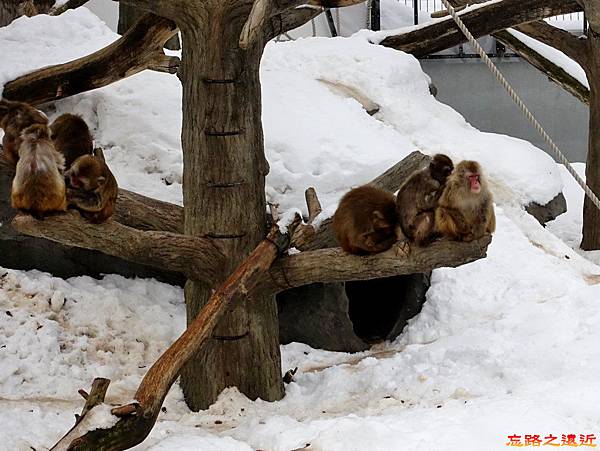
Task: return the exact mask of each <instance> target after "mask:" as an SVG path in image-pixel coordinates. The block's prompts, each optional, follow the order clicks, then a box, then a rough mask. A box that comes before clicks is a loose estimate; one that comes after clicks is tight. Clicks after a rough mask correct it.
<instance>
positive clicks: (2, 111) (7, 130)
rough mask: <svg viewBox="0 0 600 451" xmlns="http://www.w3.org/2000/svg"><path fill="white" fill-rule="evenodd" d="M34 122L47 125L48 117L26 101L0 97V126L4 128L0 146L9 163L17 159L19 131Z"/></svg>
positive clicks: (14, 162)
mask: <svg viewBox="0 0 600 451" xmlns="http://www.w3.org/2000/svg"><path fill="white" fill-rule="evenodd" d="M34 124H41V125H44V126H47V125H48V118H47V117H46V115H45V114H44V113H42V112H41V111H38V110H36V109H35V108H33V107H32V106H30V105H28V104H26V103H23V102H12V101H10V100H5V99H0V128H2V129H3V130H4V137H3V138H2V146H3V147H4V156H5V158H6V159H7V160H8V161H9V162H10V163H12V164H16V163H17V160H18V159H19V147H20V146H21V132H22V131H23V130H24V129H25V128H27V127H29V126H30V125H34Z"/></svg>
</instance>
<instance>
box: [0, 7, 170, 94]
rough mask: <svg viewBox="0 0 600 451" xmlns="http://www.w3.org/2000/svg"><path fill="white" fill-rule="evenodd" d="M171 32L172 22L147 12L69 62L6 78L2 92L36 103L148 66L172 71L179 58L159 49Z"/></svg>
mask: <svg viewBox="0 0 600 451" xmlns="http://www.w3.org/2000/svg"><path fill="white" fill-rule="evenodd" d="M175 33H177V27H176V26H175V24H174V22H172V21H170V20H168V19H165V18H164V17H160V16H156V15H154V14H147V15H145V16H144V17H142V18H141V19H140V20H139V21H138V22H137V23H136V25H135V26H133V27H132V28H131V29H130V30H129V31H128V32H127V33H126V34H125V35H124V36H123V37H122V38H120V39H118V40H116V41H115V42H113V43H112V44H110V45H109V46H107V47H105V48H103V49H101V50H98V51H97V52H94V53H92V54H91V55H88V56H84V57H82V58H79V59H76V60H74V61H71V62H69V63H65V64H58V65H56V66H49V67H45V68H42V69H39V70H37V71H34V72H31V73H29V74H27V75H23V76H22V77H19V78H17V79H15V80H13V81H11V82H8V83H7V84H6V85H5V86H4V92H3V94H2V95H3V96H4V97H5V98H7V99H10V100H19V101H22V102H27V103H30V104H33V105H37V104H41V103H44V102H49V101H54V100H59V99H63V98H65V97H69V96H72V95H75V94H79V93H82V92H85V91H90V90H92V89H96V88H101V87H102V86H106V85H108V84H111V83H114V82H115V81H118V80H121V79H123V78H126V77H129V76H131V75H134V74H136V73H138V72H141V71H143V70H145V69H149V68H152V67H161V68H163V69H165V70H168V71H170V72H171V73H175V72H176V71H177V67H178V63H179V59H178V58H177V57H166V56H165V54H164V52H163V45H164V43H165V41H167V39H169V38H170V37H171V36H173V35H174V34H175Z"/></svg>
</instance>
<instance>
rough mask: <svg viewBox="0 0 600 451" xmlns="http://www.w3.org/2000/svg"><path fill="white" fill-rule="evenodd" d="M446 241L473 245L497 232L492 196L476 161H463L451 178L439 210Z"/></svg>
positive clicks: (440, 228) (439, 226) (438, 224)
mask: <svg viewBox="0 0 600 451" xmlns="http://www.w3.org/2000/svg"><path fill="white" fill-rule="evenodd" d="M435 229H436V231H437V232H438V233H439V234H441V235H442V236H443V237H446V238H450V239H454V240H459V241H473V240H476V239H478V238H481V237H482V236H483V235H485V234H486V233H493V232H494V230H496V216H495V215H494V205H493V199H492V193H491V192H490V190H489V189H488V185H487V180H486V179H485V177H484V176H483V174H482V172H481V167H480V166H479V163H477V162H476V161H461V162H460V163H459V164H458V165H457V166H456V169H455V170H454V172H453V173H452V174H451V175H450V177H448V181H447V182H446V187H445V188H444V191H443V192H442V195H441V197H440V199H439V201H438V206H437V208H436V210H435Z"/></svg>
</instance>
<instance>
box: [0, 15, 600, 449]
mask: <svg viewBox="0 0 600 451" xmlns="http://www.w3.org/2000/svg"><path fill="white" fill-rule="evenodd" d="M115 38H116V35H114V34H113V33H112V32H110V31H109V30H108V29H107V28H106V27H105V26H104V25H103V24H102V23H101V22H100V21H99V20H98V19H96V18H95V17H94V16H93V15H92V14H91V13H89V12H88V11H86V10H85V8H80V9H78V10H76V11H70V12H67V13H65V14H63V15H62V16H60V17H56V18H50V17H45V16H37V17H34V18H31V19H26V18H23V19H18V20H17V21H15V22H14V23H13V24H11V25H10V26H8V27H5V28H0V53H1V54H2V55H3V65H2V68H1V69H0V84H4V83H5V82H7V81H8V80H11V79H13V78H14V77H16V76H18V75H20V74H23V73H26V72H28V71H30V70H32V69H34V68H36V67H41V66H43V65H47V64H54V63H58V62H64V61H67V60H70V59H72V58H75V57H77V56H81V55H83V54H85V53H88V52H90V51H93V50H94V49H98V48H100V47H102V46H104V45H105V44H106V43H108V42H111V41H112V40H114V39H115ZM261 77H262V83H263V103H264V111H263V121H264V128H265V143H266V151H267V157H268V159H269V162H270V165H271V172H270V174H269V176H268V179H267V195H268V198H269V201H271V202H273V203H277V204H279V211H280V212H281V213H282V215H286V214H290V213H289V212H292V211H294V209H295V208H301V209H302V210H303V212H304V213H306V212H305V206H304V199H303V193H304V189H305V188H306V187H308V186H311V185H312V186H315V187H316V189H317V192H318V194H319V197H320V200H321V202H322V204H323V207H324V211H325V212H326V213H331V212H332V211H333V209H334V208H335V205H336V202H337V200H338V199H339V197H340V196H341V195H342V194H343V193H344V191H346V190H347V189H348V188H349V187H350V186H355V185H358V184H361V183H363V182H365V181H368V180H369V179H371V178H373V177H374V176H376V175H378V174H379V173H380V172H382V171H383V170H385V169H386V168H388V167H389V166H391V165H393V164H395V163H396V162H397V161H398V160H399V159H401V158H403V157H404V156H406V155H408V154H409V153H410V152H411V151H413V150H415V149H417V148H418V149H420V150H422V151H423V152H425V153H428V154H433V153H436V152H444V153H447V154H449V155H450V156H451V157H453V158H455V159H457V160H458V159H461V158H469V159H476V160H478V161H480V162H481V163H482V164H483V166H484V168H485V169H486V170H487V173H488V175H489V178H490V180H491V184H492V188H493V191H494V195H495V199H496V202H497V207H496V214H497V222H498V224H497V227H498V228H497V232H496V233H495V235H494V239H493V242H492V244H491V245H490V247H489V249H488V257H487V258H485V259H482V260H479V261H476V262H473V263H471V264H468V265H464V266H461V267H459V268H455V269H450V268H447V269H438V270H436V271H434V272H433V276H432V286H431V288H430V289H429V291H428V293H427V302H426V304H425V305H424V307H423V311H422V313H421V314H420V315H418V316H417V317H415V318H414V319H412V320H411V321H410V322H409V324H408V326H407V327H406V329H405V331H404V333H403V334H402V335H401V336H400V337H399V338H398V339H397V340H395V341H394V342H392V343H383V344H379V345H377V346H374V347H373V348H372V349H370V350H369V351H366V352H363V353H357V354H345V353H336V352H327V351H322V350H318V349H312V348H310V347H309V346H307V345H304V344H299V343H292V344H289V345H286V346H282V348H281V349H282V369H283V371H284V372H285V371H287V370H288V369H290V368H295V367H298V372H297V373H296V375H295V377H294V379H295V381H294V382H292V383H290V384H289V385H287V386H286V396H285V398H284V399H283V400H281V401H279V402H275V403H267V402H264V401H261V400H257V401H250V400H249V399H247V398H246V397H245V396H243V395H242V394H240V393H239V392H238V391H237V390H236V389H235V388H229V389H227V390H225V391H224V392H223V393H222V394H221V395H220V397H219V399H218V400H217V402H216V403H215V404H213V405H212V406H211V407H210V408H209V409H207V410H205V411H202V412H198V413H193V412H190V411H189V410H188V409H187V407H186V406H185V404H184V402H183V396H182V393H181V390H180V389H179V387H178V386H177V385H175V386H174V387H173V389H172V390H171V392H170V394H169V396H168V397H167V400H166V403H165V410H164V411H163V412H161V414H160V415H159V418H158V423H157V425H156V427H155V429H154V430H153V431H152V433H151V434H150V436H149V437H148V439H147V440H146V441H145V442H144V443H143V444H141V445H139V446H138V447H137V448H136V449H137V450H154V451H157V450H177V451H186V450H198V449H202V450H219V451H220V450H225V451H228V450H232V451H233V450H236V451H237V450H240V451H247V450H252V449H264V450H269V451H278V450H282V451H289V450H291V449H298V448H303V447H307V445H308V444H310V446H309V447H308V448H307V449H311V450H327V451H331V450H344V451H348V450H365V449H369V450H386V451H387V450H400V449H402V450H409V451H411V450H428V451H429V450H461V451H470V450H481V449H485V450H494V449H505V448H506V447H505V443H506V442H507V441H508V438H507V437H508V435H512V434H519V435H525V434H541V435H542V436H544V435H548V434H554V435H557V436H558V437H560V436H561V434H568V433H574V434H577V435H578V434H592V433H595V432H596V431H597V429H598V427H599V425H600V416H599V414H598V412H597V406H598V403H599V402H600V395H599V394H598V393H600V382H598V378H597V376H596V375H597V374H598V372H599V371H600V350H599V348H598V342H599V340H600V329H599V328H598V327H597V325H598V324H599V323H600V304H599V303H598V297H599V296H600V286H599V284H598V283H597V281H598V280H599V278H600V267H598V266H596V264H594V261H596V260H595V258H594V257H595V255H594V254H590V253H578V252H575V251H574V250H573V248H574V247H576V245H577V243H578V240H579V239H580V235H578V234H579V233H580V232H579V230H580V222H578V221H580V219H579V218H580V216H581V208H582V207H581V205H582V197H581V193H580V191H578V189H576V187H575V186H574V185H573V183H572V182H571V181H570V179H569V178H567V177H564V179H563V178H561V177H563V176H565V173H564V168H562V167H560V166H557V165H556V164H555V163H554V162H553V161H552V159H551V158H550V157H549V156H547V155H546V154H545V153H544V152H542V151H541V150H540V149H537V148H535V147H534V146H532V145H531V144H529V143H527V142H525V141H522V140H518V139H515V138H512V137H508V136H501V135H495V134H490V133H482V132H480V131H478V130H476V129H475V128H473V127H472V126H470V125H469V124H468V123H467V122H466V121H465V119H464V118H463V117H462V116H460V115H459V114H458V113H456V112H455V111H454V110H452V109H451V108H449V107H448V106H445V105H443V104H441V103H439V102H437V101H436V100H435V99H434V98H433V97H432V96H431V95H430V94H429V91H428V83H429V79H428V77H427V76H426V75H424V74H423V72H422V71H421V69H420V67H419V63H418V61H417V60H416V59H414V58H412V57H411V56H409V55H405V54H402V53H400V52H396V51H394V50H391V49H386V48H383V47H380V46H376V45H373V44H370V43H369V42H368V40H367V36H366V35H363V34H361V35H358V36H355V37H352V38H348V39H345V38H339V39H323V38H317V39H304V40H298V41H295V42H290V43H280V44H275V43H271V44H269V46H268V47H267V49H266V52H265V57H264V60H263V64H262V69H261ZM321 79H324V80H327V81H329V82H333V83H343V84H345V85H347V86H350V87H352V88H353V89H355V90H358V91H359V92H361V93H363V94H364V95H365V96H367V97H368V98H370V99H371V100H372V101H374V102H375V103H377V104H378V105H380V111H379V113H377V114H376V115H375V116H373V117H371V116H369V115H368V114H366V112H364V111H363V110H362V108H361V106H360V105H359V104H358V102H356V101H355V100H353V99H351V98H345V97H343V96H340V95H338V94H335V93H333V92H332V91H331V90H330V89H328V88H327V87H326V86H325V85H324V84H323V83H321V82H320V81H319V80H321ZM474 95H476V93H474ZM180 102H181V90H180V86H179V83H178V81H177V79H176V78H175V77H172V76H168V75H165V74H155V73H150V72H144V73H141V74H138V75H136V76H135V77H131V78H129V79H127V80H124V81H121V82H119V83H117V84H114V85H112V86H108V87H106V88H102V89H99V90H96V91H94V92H91V93H86V94H82V95H79V96H76V97H74V98H72V99H67V100H64V101H62V102H59V104H58V106H57V110H56V111H54V110H48V111H47V112H48V114H49V115H50V116H52V117H53V116H54V115H56V114H58V113H60V112H66V111H75V112H77V113H80V114H82V115H83V116H84V117H85V118H86V120H88V121H89V122H90V124H92V125H93V128H94V134H95V138H96V141H97V144H98V145H102V146H104V147H105V148H106V149H107V151H106V154H107V157H108V159H109V164H111V165H112V167H113V169H114V171H115V173H116V175H117V178H118V180H119V183H120V184H121V186H123V187H126V188H130V189H135V190H137V191H139V192H142V193H144V194H147V195H151V196H155V197H159V198H161V199H164V200H170V201H172V202H180V201H181V175H180V174H181V145H180V138H179V133H180V124H181V113H180V111H181V107H180ZM577 169H578V170H579V171H583V168H582V167H581V166H578V167H577ZM563 183H564V194H565V196H566V198H567V202H568V205H569V209H570V211H569V213H568V214H567V215H564V216H563V217H561V218H559V219H557V220H556V221H554V222H553V223H551V224H549V226H548V227H547V228H543V227H541V226H540V225H539V224H538V223H537V222H536V221H535V220H534V219H533V218H532V217H531V216H530V215H528V214H527V213H525V211H524V209H523V207H522V206H523V205H524V204H526V203H528V202H530V201H537V202H540V203H545V202H547V201H548V200H550V199H552V198H553V197H554V196H555V195H556V194H557V193H558V192H559V191H560V190H561V188H562V187H563ZM0 274H4V275H2V276H1V277H0V303H1V305H2V309H1V310H0V423H1V424H2V425H3V427H2V428H0V449H2V450H4V449H6V450H17V451H22V450H29V449H31V447H33V448H35V449H47V447H49V446H51V445H52V444H53V443H55V442H56V441H57V439H58V438H59V437H60V436H61V435H62V434H63V433H64V432H66V431H67V430H68V429H69V428H70V427H71V426H72V424H73V413H74V412H77V411H79V410H80V409H81V406H82V404H83V401H82V399H81V398H80V397H79V396H78V395H77V390H78V389H79V388H84V389H89V387H90V386H91V382H92V380H93V378H94V377H107V378H109V379H111V380H112V383H111V386H110V388H109V391H108V395H107V403H108V404H111V403H122V402H126V400H129V399H132V398H133V396H134V393H135V390H136V388H137V385H138V384H139V382H140V380H141V378H142V377H143V375H144V374H145V372H146V371H147V369H148V367H149V366H150V365H151V364H152V363H153V362H154V361H155V360H156V358H157V357H158V356H159V355H160V353H161V352H162V351H164V350H165V349H166V347H167V346H168V345H169V344H170V343H172V342H173V341H174V340H175V339H176V337H177V336H178V335H179V334H180V333H181V332H182V331H183V330H184V327H185V306H184V304H183V291H182V290H181V289H180V288H177V287H172V286H169V285H165V284H162V283H159V282H156V281H153V280H141V279H125V278H123V277H119V276H115V275H106V276H104V277H103V278H102V279H101V280H94V279H91V278H89V277H78V278H72V279H68V280H63V279H59V278H55V277H52V276H50V275H48V274H44V273H40V272H37V271H29V272H23V271H15V270H10V269H6V270H2V273H0ZM103 409H104V410H99V411H98V413H99V417H101V418H99V419H102V420H103V421H102V422H99V423H96V422H94V423H93V424H94V427H98V426H102V427H106V425H109V424H110V422H111V421H114V418H113V417H111V416H110V415H108V414H107V411H106V408H105V407H103Z"/></svg>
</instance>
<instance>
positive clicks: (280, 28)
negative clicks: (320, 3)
mask: <svg viewBox="0 0 600 451" xmlns="http://www.w3.org/2000/svg"><path fill="white" fill-rule="evenodd" d="M323 11H324V9H323V8H321V7H301V8H292V9H288V10H287V11H283V12H281V13H279V14H276V15H274V16H272V17H271V18H270V19H269V21H268V22H267V26H266V27H265V31H264V32H265V37H266V40H270V39H273V38H275V37H277V36H279V35H281V34H283V33H287V32H288V31H290V30H293V29H295V28H298V27H301V26H302V25H304V24H305V23H307V22H308V21H310V20H312V19H314V18H315V17H317V16H318V15H319V14H321V13H322V12H323Z"/></svg>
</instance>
